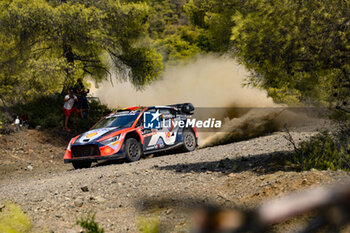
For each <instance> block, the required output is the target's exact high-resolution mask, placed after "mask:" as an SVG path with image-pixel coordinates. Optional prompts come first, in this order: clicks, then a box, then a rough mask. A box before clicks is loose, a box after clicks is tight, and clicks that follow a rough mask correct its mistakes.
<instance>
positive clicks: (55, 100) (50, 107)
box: [11, 95, 111, 132]
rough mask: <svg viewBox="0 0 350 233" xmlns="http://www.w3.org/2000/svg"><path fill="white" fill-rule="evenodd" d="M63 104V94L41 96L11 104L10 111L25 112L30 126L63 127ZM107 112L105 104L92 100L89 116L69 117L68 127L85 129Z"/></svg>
mask: <svg viewBox="0 0 350 233" xmlns="http://www.w3.org/2000/svg"><path fill="white" fill-rule="evenodd" d="M63 104H64V101H63V96H61V95H50V96H41V97H38V98H36V99H34V100H32V101H30V102H28V103H25V104H17V105H15V106H13V107H12V109H11V112H13V114H15V115H23V114H26V115H27V116H28V119H29V127H30V128H35V127H36V126H39V125H40V126H41V128H42V129H47V128H55V127H63V125H64V116H63V110H62V108H63ZM109 112H111V110H110V109H108V107H107V106H106V105H103V104H100V103H98V102H97V101H92V102H91V103H90V113H89V118H88V119H85V118H84V119H81V118H80V117H71V118H70V124H69V127H70V128H71V129H72V130H73V131H76V132H80V131H86V130H88V129H89V128H90V127H91V126H92V125H94V124H95V123H96V122H97V121H98V120H99V119H101V118H102V117H103V116H104V115H106V114H108V113H109Z"/></svg>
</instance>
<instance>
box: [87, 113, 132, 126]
mask: <svg viewBox="0 0 350 233" xmlns="http://www.w3.org/2000/svg"><path fill="white" fill-rule="evenodd" d="M137 116H138V114H127V115H119V116H109V117H106V118H104V119H103V120H101V121H100V122H99V123H98V124H96V125H95V126H94V127H92V129H99V128H107V127H118V128H122V127H130V126H132V123H134V121H135V120H136V118H137Z"/></svg>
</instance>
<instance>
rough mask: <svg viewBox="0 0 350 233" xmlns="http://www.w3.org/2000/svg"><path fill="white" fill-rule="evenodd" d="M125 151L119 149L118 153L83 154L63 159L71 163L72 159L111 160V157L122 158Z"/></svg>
mask: <svg viewBox="0 0 350 233" xmlns="http://www.w3.org/2000/svg"><path fill="white" fill-rule="evenodd" d="M124 158H125V153H124V152H123V151H119V152H118V153H116V154H114V155H108V156H101V155H99V156H85V157H75V158H69V159H64V163H71V162H74V161H91V162H94V161H98V160H113V159H124Z"/></svg>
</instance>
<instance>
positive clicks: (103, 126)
mask: <svg viewBox="0 0 350 233" xmlns="http://www.w3.org/2000/svg"><path fill="white" fill-rule="evenodd" d="M193 111H194V107H193V105H192V104H190V103H184V104H176V105H168V106H152V107H131V108H124V109H120V110H118V111H116V112H114V113H111V114H109V115H108V116H106V117H104V118H102V119H101V120H100V121H98V122H97V123H96V124H95V125H94V126H93V127H92V128H91V129H90V131H88V132H85V133H83V134H80V135H78V136H76V137H74V138H72V139H71V140H70V142H69V144H68V147H67V150H66V153H65V155H64V162H65V163H72V165H73V167H74V168H75V169H79V168H88V167H90V166H91V163H92V162H96V161H97V160H110V159H126V160H127V161H129V162H133V161H137V160H139V159H140V157H141V156H142V155H145V154H151V153H156V152H160V151H166V150H171V149H182V150H183V151H193V150H194V149H195V148H196V146H197V140H198V135H197V130H196V127H195V126H191V124H188V123H190V121H189V117H190V116H191V115H192V114H193Z"/></svg>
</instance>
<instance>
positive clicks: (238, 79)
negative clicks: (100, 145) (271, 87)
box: [93, 56, 274, 108]
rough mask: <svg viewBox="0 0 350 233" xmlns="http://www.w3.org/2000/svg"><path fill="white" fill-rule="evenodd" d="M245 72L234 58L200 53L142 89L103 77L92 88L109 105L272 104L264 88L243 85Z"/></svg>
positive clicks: (211, 105)
mask: <svg viewBox="0 0 350 233" xmlns="http://www.w3.org/2000/svg"><path fill="white" fill-rule="evenodd" d="M247 76H248V72H247V71H246V70H245V69H244V67H242V66H240V65H238V64H237V63H236V62H235V61H234V60H233V59H229V58H225V57H219V58H218V57H215V56H201V57H198V58H197V59H194V60H193V61H192V62H189V63H188V64H179V65H175V66H170V67H168V68H167V69H166V70H165V72H164V73H163V76H162V77H161V79H159V80H158V81H156V82H154V83H152V85H151V86H148V87H146V88H145V90H143V91H137V90H136V89H135V88H134V87H133V86H132V85H131V84H130V83H129V82H124V83H117V84H114V87H112V85H111V84H110V82H108V81H105V82H103V83H102V84H100V85H99V87H100V88H99V89H93V93H94V95H96V96H98V97H100V99H101V101H102V102H103V103H106V104H107V105H108V106H109V107H113V108H116V107H129V106H137V105H145V106H147V105H168V104H174V103H182V102H191V103H193V105H194V106H195V107H228V106H236V107H271V106H274V103H273V101H272V99H271V98H267V97H266V93H265V92H264V91H261V90H258V89H252V88H243V87H242V81H243V79H244V78H246V77H247Z"/></svg>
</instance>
